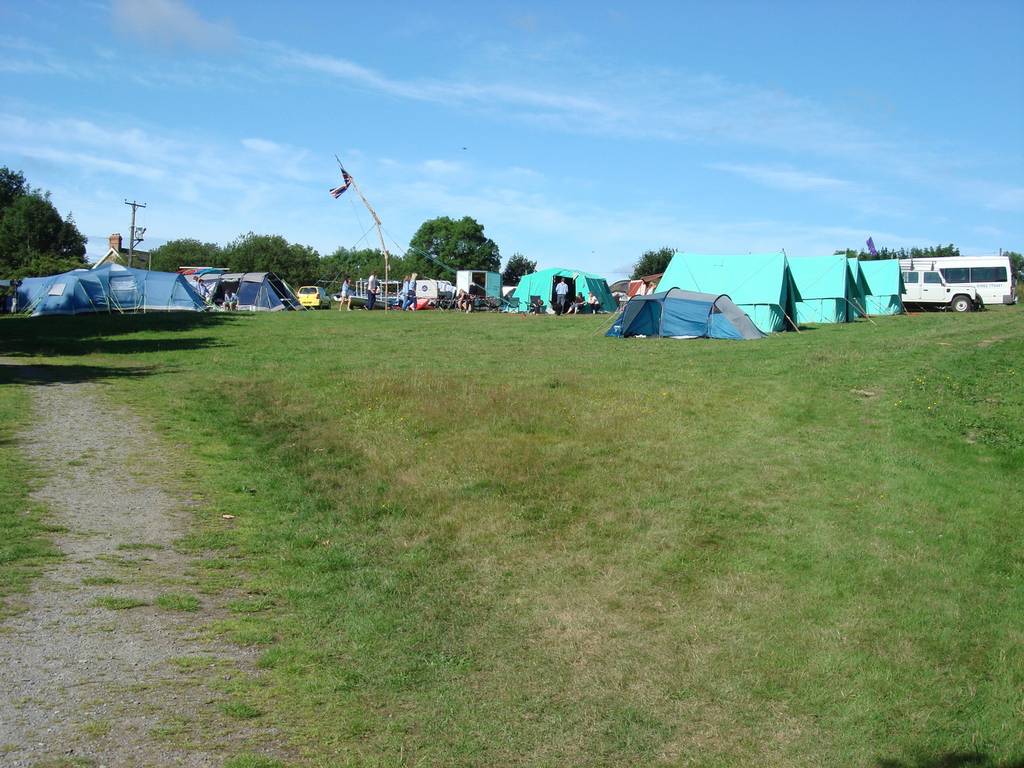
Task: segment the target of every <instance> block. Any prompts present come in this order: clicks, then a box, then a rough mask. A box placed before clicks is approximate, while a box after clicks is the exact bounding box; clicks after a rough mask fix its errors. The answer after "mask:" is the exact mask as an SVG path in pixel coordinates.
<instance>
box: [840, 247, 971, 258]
mask: <svg viewBox="0 0 1024 768" xmlns="http://www.w3.org/2000/svg"><path fill="white" fill-rule="evenodd" d="M875 250H876V251H877V252H878V255H877V256H872V255H871V253H870V252H868V251H865V250H860V251H855V250H853V249H852V248H845V249H842V250H837V251H833V254H834V255H836V256H846V257H847V258H857V259H860V260H861V261H875V260H879V259H944V258H948V257H951V256H959V255H960V249H959V248H957V247H956V246H955V245H953V244H952V243H950V244H949V245H934V246H929V247H927V248H918V247H916V246H915V247H913V248H898V249H897V248H876V249H875Z"/></svg>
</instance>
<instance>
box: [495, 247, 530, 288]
mask: <svg viewBox="0 0 1024 768" xmlns="http://www.w3.org/2000/svg"><path fill="white" fill-rule="evenodd" d="M536 271H537V262H536V261H531V260H530V259H528V258H526V257H525V256H523V254H521V253H513V254H512V256H511V257H509V260H508V262H507V263H506V264H505V271H504V272H502V273H501V284H502V285H519V281H520V280H521V279H522V277H523V275H528V274H530V273H531V272H536Z"/></svg>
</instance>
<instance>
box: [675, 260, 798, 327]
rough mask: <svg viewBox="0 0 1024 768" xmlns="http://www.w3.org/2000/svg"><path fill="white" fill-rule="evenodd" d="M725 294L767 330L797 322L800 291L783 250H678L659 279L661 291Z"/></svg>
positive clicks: (790, 325) (756, 323) (757, 324)
mask: <svg viewBox="0 0 1024 768" xmlns="http://www.w3.org/2000/svg"><path fill="white" fill-rule="evenodd" d="M670 288H682V289H683V290H684V291H697V292H698V293H713V294H715V295H716V296H717V295H721V294H723V293H724V294H725V295H726V296H728V297H729V298H730V299H732V301H733V303H734V304H736V305H737V306H738V307H739V308H740V309H742V310H743V311H744V312H746V313H747V315H748V316H749V317H750V319H751V320H753V321H754V325H756V326H757V327H758V328H760V329H761V330H762V331H763V332H765V333H772V332H774V331H784V330H786V329H787V328H791V327H793V323H795V322H796V303H797V302H798V301H800V298H801V297H800V292H799V291H798V290H797V287H796V284H795V283H794V282H793V275H792V273H791V272H790V271H789V263H788V261H787V259H786V254H784V253H758V254H746V255H737V256H708V255H705V254H698V253H682V252H680V253H677V254H675V255H674V256H673V257H672V261H670V262H669V265H668V269H666V270H665V274H664V275H662V276H661V282H659V283H658V290H659V291H667V290H668V289H670Z"/></svg>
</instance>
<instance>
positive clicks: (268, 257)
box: [222, 232, 320, 288]
mask: <svg viewBox="0 0 1024 768" xmlns="http://www.w3.org/2000/svg"><path fill="white" fill-rule="evenodd" d="M222 260H223V261H224V266H226V267H227V268H228V269H230V270H232V271H233V272H274V273H275V274H276V275H277V276H278V277H280V278H281V279H283V280H284V281H285V282H286V283H288V284H289V285H291V286H292V287H293V288H297V287H298V286H300V285H307V284H309V283H314V282H316V279H317V277H318V275H319V273H320V254H318V253H317V252H316V250H314V249H313V248H311V247H310V246H308V245H299V244H298V243H295V244H292V243H289V242H288V241H287V240H285V239H284V238H283V237H281V236H280V235H257V234H254V233H252V232H249V233H248V234H245V235H241V236H240V237H238V238H236V239H235V240H233V241H232V242H230V243H228V245H227V247H226V248H225V249H224V251H223V257H222Z"/></svg>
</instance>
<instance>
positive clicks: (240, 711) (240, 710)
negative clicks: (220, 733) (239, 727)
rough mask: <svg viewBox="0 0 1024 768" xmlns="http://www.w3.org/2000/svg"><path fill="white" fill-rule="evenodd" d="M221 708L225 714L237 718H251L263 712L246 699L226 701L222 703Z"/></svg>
mask: <svg viewBox="0 0 1024 768" xmlns="http://www.w3.org/2000/svg"><path fill="white" fill-rule="evenodd" d="M219 709H220V711H221V712H223V713H224V714H225V715H227V716H228V717H233V718H234V719H235V720H251V719H253V718H255V717H259V716H260V715H262V714H263V712H261V711H260V710H259V709H257V708H256V707H254V706H253V705H252V704H247V703H246V702H244V701H225V702H222V703H221V704H220V706H219Z"/></svg>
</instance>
